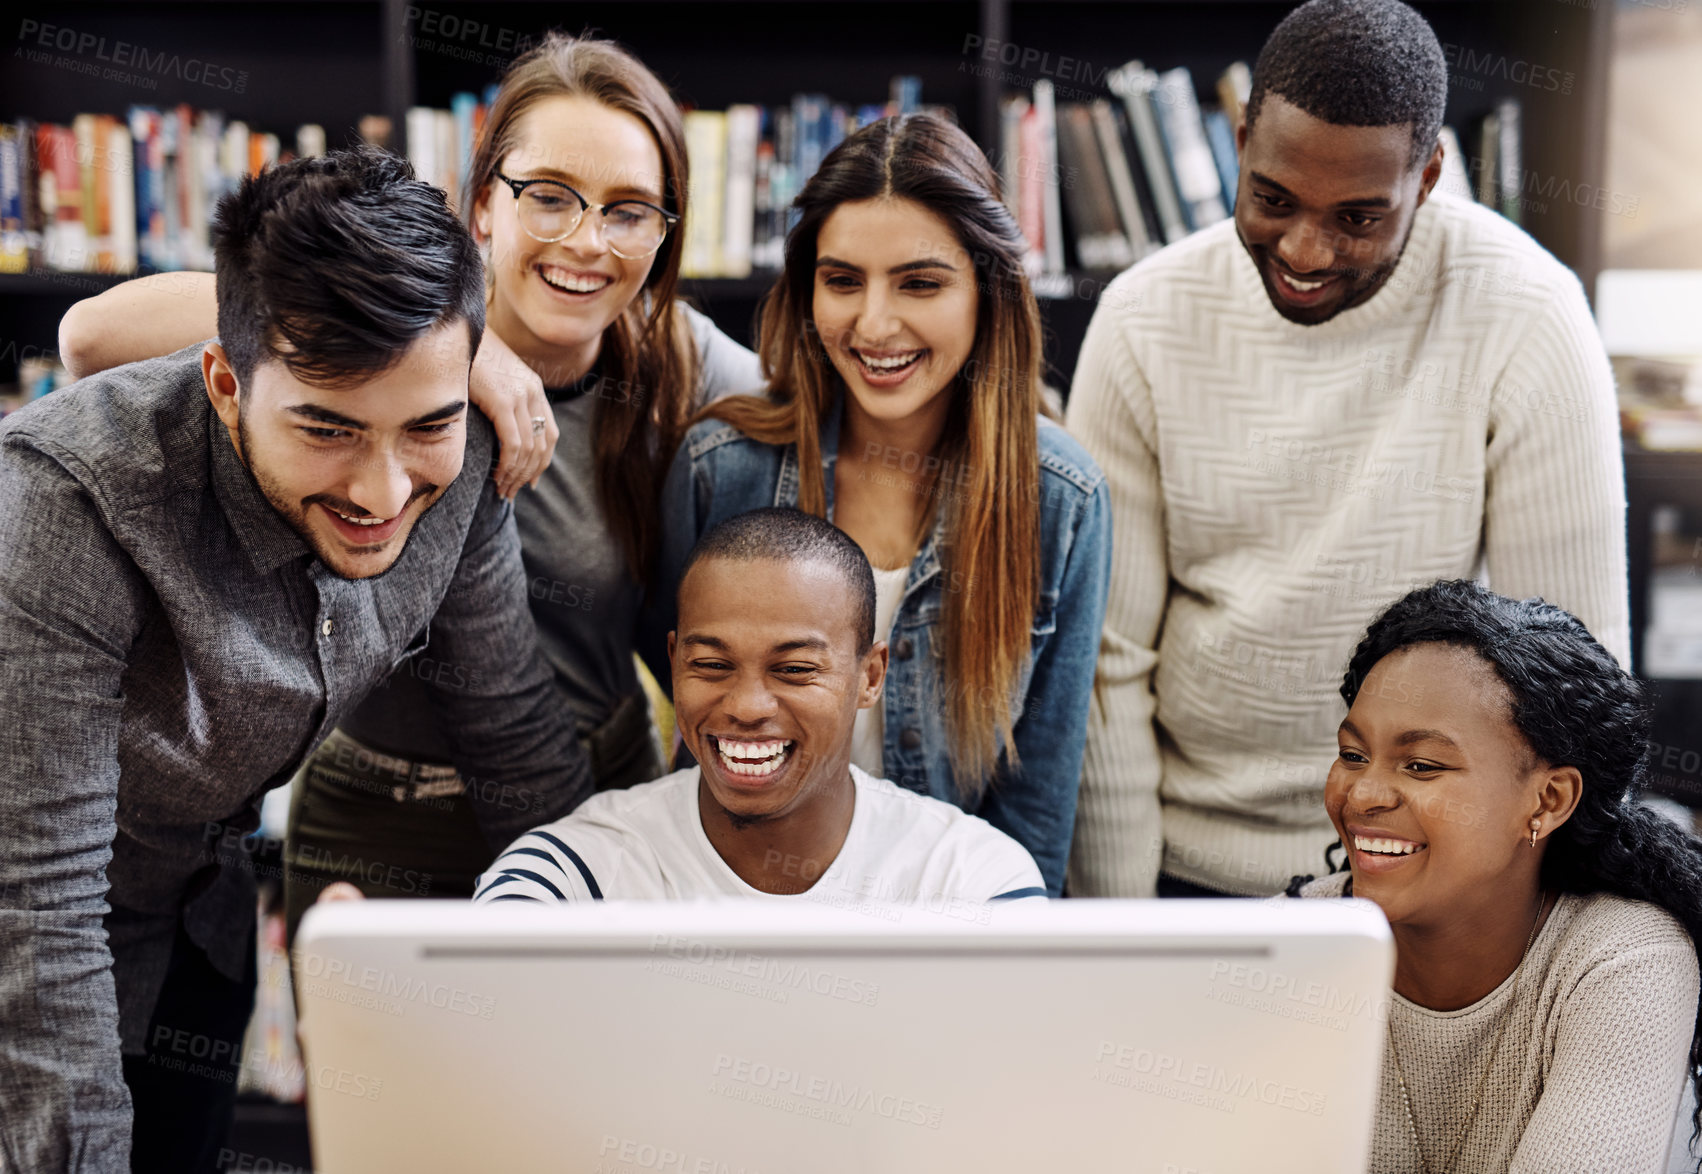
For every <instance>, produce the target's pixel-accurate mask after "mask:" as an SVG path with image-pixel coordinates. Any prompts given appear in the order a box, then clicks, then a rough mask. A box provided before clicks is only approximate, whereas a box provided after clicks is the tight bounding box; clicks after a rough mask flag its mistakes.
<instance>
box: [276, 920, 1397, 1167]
mask: <svg viewBox="0 0 1702 1174" xmlns="http://www.w3.org/2000/svg"><path fill="white" fill-rule="evenodd" d="M296 967H297V976H298V983H299V986H300V989H299V992H298V993H299V998H300V1006H301V1033H302V1037H303V1043H304V1055H305V1061H306V1067H307V1085H308V1093H309V1101H308V1109H309V1123H310V1127H311V1131H312V1138H313V1152H314V1169H315V1170H316V1171H319V1172H320V1174H404V1172H405V1174H425V1172H429V1171H451V1172H454V1174H467V1172H470V1171H480V1172H483V1171H502V1172H504V1174H520V1172H525V1171H549V1172H551V1174H561V1172H564V1171H565V1172H571V1174H853V1172H857V1174H955V1172H959V1171H962V1172H965V1174H1037V1172H1041V1171H1045V1172H1058V1171H1072V1172H1073V1171H1092V1172H1094V1174H1100V1172H1104V1171H1119V1172H1125V1171H1126V1172H1135V1174H1246V1172H1247V1171H1251V1170H1257V1171H1259V1172H1260V1174H1280V1172H1283V1171H1294V1172H1296V1174H1300V1172H1304V1174H1349V1172H1351V1174H1361V1172H1362V1171H1364V1169H1365V1162H1366V1156H1367V1153H1368V1150H1369V1143H1370V1131H1371V1120H1372V1113H1373V1110H1374V1108H1375V1099H1376V1095H1377V1087H1378V1074H1379V1064H1380V1062H1381V1057H1382V1050H1383V1024H1384V1022H1385V1017H1386V1016H1385V1012H1386V999H1387V997H1388V995H1387V992H1388V989H1389V981H1390V977H1391V974H1392V969H1393V946H1392V942H1391V939H1390V935H1389V929H1388V925H1387V923H1386V922H1385V921H1384V919H1383V916H1382V914H1381V913H1380V912H1379V911H1378V910H1377V909H1376V907H1375V906H1373V905H1371V904H1369V903H1367V902H1363V901H1350V900H1329V901H1307V900H1300V901H1283V902H1268V903H1267V902H1258V901H1087V900H1081V901H1054V902H1044V901H1021V902H1015V903H1012V904H1010V905H1005V906H997V905H995V906H980V905H962V906H953V907H948V908H943V909H939V910H933V911H919V910H914V909H892V908H886V907H881V906H858V907H852V908H837V909H835V908H824V907H822V906H820V905H816V904H814V903H811V902H806V901H800V902H797V903H796V904H795V905H777V904H776V903H773V902H757V901H753V902H728V903H696V902H693V903H683V902H682V903H669V902H647V903H627V904H622V903H614V902H609V903H588V904H584V905H573V906H554V907H544V906H529V905H525V904H522V903H519V902H513V903H504V904H500V905H485V906H473V905H468V904H462V903H450V902H436V901H365V902H349V903H343V904H332V905H324V906H319V907H316V908H315V909H313V910H312V912H310V913H309V914H308V918H307V920H306V921H305V922H304V923H303V926H302V930H301V934H300V937H299V939H298V941H297V959H296Z"/></svg>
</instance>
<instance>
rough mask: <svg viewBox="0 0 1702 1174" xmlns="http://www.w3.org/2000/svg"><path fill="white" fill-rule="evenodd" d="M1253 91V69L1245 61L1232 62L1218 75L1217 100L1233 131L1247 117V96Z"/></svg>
mask: <svg viewBox="0 0 1702 1174" xmlns="http://www.w3.org/2000/svg"><path fill="white" fill-rule="evenodd" d="M1252 92H1253V71H1252V70H1250V69H1248V68H1247V63H1246V62H1245V61H1236V62H1232V63H1231V64H1230V65H1229V67H1228V68H1227V69H1225V70H1224V71H1223V73H1221V74H1220V75H1218V79H1217V100H1218V104H1219V105H1220V106H1221V107H1222V109H1223V113H1224V116H1225V117H1227V118H1228V119H1229V127H1230V129H1231V130H1232V131H1233V130H1235V129H1236V128H1238V127H1239V126H1240V125H1241V121H1242V119H1244V118H1246V117H1247V98H1248V96H1249V95H1250V94H1251V93H1252Z"/></svg>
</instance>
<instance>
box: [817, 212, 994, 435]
mask: <svg viewBox="0 0 1702 1174" xmlns="http://www.w3.org/2000/svg"><path fill="white" fill-rule="evenodd" d="M812 304H813V311H812V316H813V317H814V319H815V325H816V329H817V330H818V331H819V332H820V334H821V340H822V345H823V347H825V348H826V350H827V355H828V358H829V359H830V360H831V361H832V363H833V366H834V369H835V370H837V371H838V372H839V374H840V377H841V378H842V379H844V381H845V386H846V389H847V390H848V391H849V392H850V402H849V403H848V404H847V410H849V411H855V412H861V413H863V414H865V415H866V416H867V417H868V418H870V419H871V420H878V421H882V422H885V423H889V424H917V423H922V422H929V423H931V424H933V425H934V426H935V427H936V428H937V427H939V426H943V422H944V420H945V416H946V413H947V411H948V410H949V409H950V406H951V397H950V394H949V392H950V389H951V387H952V386H953V381H954V379H955V378H956V376H957V373H958V371H959V370H961V369H962V367H963V365H964V363H965V362H967V361H968V359H969V354H970V351H971V350H972V349H973V348H974V346H975V330H976V324H977V315H978V309H979V304H978V299H977V293H976V281H975V270H974V267H973V265H972V264H971V263H970V259H969V256H968V253H967V252H966V251H965V249H964V247H963V245H962V243H961V242H959V241H958V239H957V236H956V234H955V233H953V232H952V229H951V226H950V225H949V224H947V223H946V222H945V220H943V219H941V218H940V217H939V216H938V215H936V214H935V213H933V212H931V211H929V210H928V209H927V208H924V207H923V206H922V205H920V204H918V203H916V202H914V201H912V200H906V199H900V198H882V199H874V200H856V201H852V202H850V203H846V204H841V205H840V206H839V207H838V208H835V209H834V210H833V212H832V213H830V214H829V215H828V217H827V218H826V220H824V221H823V222H822V226H821V232H820V234H819V236H818V237H817V239H816V268H815V294H814V298H813V303H812Z"/></svg>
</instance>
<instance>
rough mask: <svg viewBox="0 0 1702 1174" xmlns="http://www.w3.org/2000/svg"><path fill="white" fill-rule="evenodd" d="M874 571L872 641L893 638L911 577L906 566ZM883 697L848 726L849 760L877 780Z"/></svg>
mask: <svg viewBox="0 0 1702 1174" xmlns="http://www.w3.org/2000/svg"><path fill="white" fill-rule="evenodd" d="M874 572H875V639H876V640H890V639H892V621H893V620H894V619H896V618H897V617H898V603H899V600H901V599H903V598H904V584H905V582H906V581H907V580H908V579H909V578H910V568H909V567H908V566H903V567H894V568H893V569H892V570H890V571H883V570H881V569H880V568H879V567H875V568H874ZM885 744H886V698H885V696H884V695H883V696H881V697H880V698H877V699H876V701H875V703H874V704H873V705H871V706H869V708H867V709H859V710H858V711H857V718H856V721H855V723H854V724H853V725H852V727H851V761H852V762H854V763H856V764H857V765H858V766H860V767H862V768H863V769H864V770H866V771H868V772H869V773H870V774H872V775H874V776H875V777H876V778H880V777H881V776H882V775H884V774H886V765H885V763H886V753H885V750H884V746H885Z"/></svg>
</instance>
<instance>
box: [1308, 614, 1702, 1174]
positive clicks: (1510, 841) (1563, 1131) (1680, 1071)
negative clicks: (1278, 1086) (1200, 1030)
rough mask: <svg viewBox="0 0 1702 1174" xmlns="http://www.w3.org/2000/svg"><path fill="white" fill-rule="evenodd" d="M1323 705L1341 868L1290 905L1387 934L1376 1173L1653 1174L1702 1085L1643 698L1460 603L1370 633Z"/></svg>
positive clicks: (1573, 656)
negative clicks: (1345, 902) (1686, 1086)
mask: <svg viewBox="0 0 1702 1174" xmlns="http://www.w3.org/2000/svg"><path fill="white" fill-rule="evenodd" d="M1341 692H1342V696H1343V698H1345V699H1346V701H1347V703H1348V705H1349V710H1348V714H1347V717H1346V718H1345V719H1344V720H1343V721H1342V723H1341V728H1340V730H1339V732H1338V741H1339V754H1338V757H1337V759H1336V761H1335V763H1334V764H1333V765H1332V766H1331V768H1330V774H1329V780H1328V783H1327V784H1326V787H1325V793H1324V794H1325V805H1326V807H1327V808H1328V811H1329V815H1330V819H1331V821H1332V822H1333V823H1334V824H1335V826H1336V830H1337V832H1339V833H1340V835H1341V839H1342V843H1343V844H1344V845H1346V847H1347V864H1348V869H1347V870H1346V871H1344V872H1336V873H1333V874H1332V875H1330V876H1326V877H1322V878H1319V879H1317V880H1313V881H1310V882H1309V883H1305V884H1298V883H1297V884H1296V885H1295V886H1292V887H1291V888H1290V893H1291V895H1299V896H1304V897H1329V896H1347V895H1351V896H1357V897H1368V898H1370V899H1371V900H1373V901H1375V902H1376V903H1377V904H1378V905H1379V906H1380V907H1381V908H1382V910H1383V912H1384V914H1385V915H1386V916H1387V917H1388V919H1389V924H1390V926H1391V928H1392V929H1393V931H1394V937H1395V949H1396V963H1395V979H1394V991H1393V993H1392V995H1391V996H1390V1000H1389V1014H1388V1021H1389V1032H1388V1042H1387V1048H1386V1051H1385V1053H1384V1062H1383V1083H1382V1088H1381V1093H1380V1096H1379V1101H1378V1107H1377V1121H1376V1128H1375V1131H1374V1137H1373V1142H1372V1156H1371V1165H1370V1168H1371V1169H1373V1170H1376V1171H1378V1174H1402V1172H1406V1171H1412V1172H1414V1174H1448V1172H1453V1171H1462V1172H1463V1171H1497V1172H1499V1171H1513V1172H1518V1174H1538V1172H1540V1174H1553V1172H1554V1171H1560V1170H1567V1171H1571V1170H1577V1171H1584V1170H1589V1171H1613V1172H1614V1174H1638V1172H1659V1171H1660V1170H1662V1169H1663V1168H1664V1167H1663V1161H1664V1159H1665V1155H1666V1153H1667V1145H1668V1142H1669V1140H1670V1139H1671V1137H1672V1135H1673V1127H1674V1123H1675V1116H1676V1113H1677V1110H1678V1105H1679V1101H1680V1096H1681V1094H1682V1092H1683V1082H1684V1080H1685V1079H1686V1078H1688V1079H1691V1080H1693V1081H1698V1083H1702V1072H1699V1069H1698V1062H1699V1061H1702V1045H1699V1042H1698V1036H1697V1024H1698V1003H1697V999H1698V965H1697V955H1696V945H1695V943H1696V942H1697V941H1702V844H1699V843H1698V841H1697V840H1696V839H1695V838H1694V837H1692V836H1690V835H1687V834H1686V833H1685V832H1684V831H1683V830H1681V829H1680V828H1679V827H1678V826H1677V825H1676V824H1674V823H1673V822H1671V821H1670V820H1668V819H1667V818H1666V817H1664V816H1662V815H1659V814H1657V813H1655V812H1653V811H1651V810H1650V809H1648V808H1647V807H1645V806H1644V805H1642V804H1641V803H1639V802H1637V801H1636V793H1637V790H1638V788H1639V785H1640V783H1641V776H1642V773H1643V769H1644V756H1645V753H1646V749H1647V729H1648V723H1649V716H1648V702H1647V699H1646V697H1645V694H1644V692H1643V689H1642V687H1641V686H1640V685H1639V684H1638V683H1637V681H1636V680H1634V679H1633V678H1632V677H1630V676H1629V675H1627V674H1626V673H1625V672H1624V671H1623V670H1622V669H1621V668H1620V667H1619V666H1618V664H1617V663H1616V662H1615V661H1614V659H1613V657H1612V656H1610V655H1609V654H1608V653H1607V652H1605V651H1604V650H1603V649H1602V647H1601V645H1599V644H1598V643H1596V641H1595V639H1594V638H1593V637H1592V636H1591V635H1590V633H1589V632H1588V631H1586V630H1585V628H1584V626H1583V624H1581V623H1579V622H1578V620H1577V619H1575V618H1574V617H1573V616H1571V615H1570V614H1568V613H1567V612H1565V611H1562V610H1561V609H1560V608H1557V607H1554V606H1552V605H1550V604H1546V603H1543V602H1542V601H1541V600H1524V601H1515V600H1511V599H1506V598H1504V597H1502V596H1499V595H1496V594H1494V593H1492V592H1490V591H1487V590H1485V589H1484V588H1483V587H1481V586H1478V585H1477V584H1475V583H1470V582H1464V581H1454V582H1442V583H1437V584H1435V585H1433V586H1430V587H1426V588H1423V589H1421V590H1418V591H1414V592H1412V593H1411V594H1410V595H1408V596H1406V598H1404V599H1402V600H1400V601H1399V602H1398V603H1396V604H1394V605H1393V606H1392V607H1390V608H1389V610H1388V611H1386V612H1385V613H1383V615H1382V616H1381V617H1380V618H1378V619H1377V620H1376V622H1374V623H1373V624H1372V625H1371V628H1370V630H1369V631H1368V632H1367V633H1366V635H1365V638H1364V640H1362V641H1361V642H1360V644H1359V647H1358V649H1357V651H1356V652H1355V653H1354V656H1353V660H1352V662H1351V664H1350V665H1349V667H1348V671H1347V676H1346V678H1345V680H1344V681H1343V682H1342V688H1341ZM1692 1127H1693V1129H1699V1128H1702V1111H1698V1113H1697V1115H1696V1117H1695V1118H1694V1119H1693V1120H1692Z"/></svg>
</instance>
